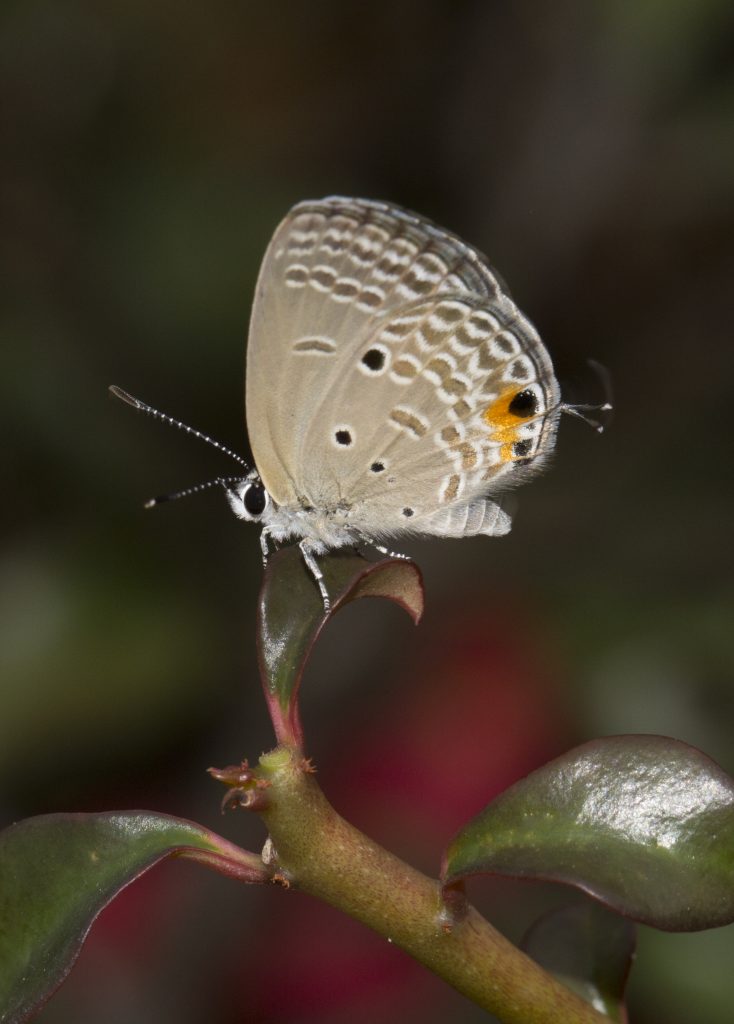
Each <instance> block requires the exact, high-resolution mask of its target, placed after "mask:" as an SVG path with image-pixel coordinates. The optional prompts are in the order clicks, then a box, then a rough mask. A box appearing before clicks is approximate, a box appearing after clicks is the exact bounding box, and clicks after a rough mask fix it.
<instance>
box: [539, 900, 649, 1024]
mask: <svg viewBox="0 0 734 1024" xmlns="http://www.w3.org/2000/svg"><path fill="white" fill-rule="evenodd" d="M635 931H636V929H635V926H634V925H633V924H632V922H631V921H628V920H627V919H626V918H624V917H620V915H619V914H615V913H613V912H612V911H609V910H606V909H605V908H604V907H603V906H602V905H601V904H600V903H597V902H595V901H593V900H585V901H584V902H583V903H576V904H573V905H572V906H567V907H562V908H561V909H560V910H552V911H550V913H548V914H544V915H543V916H542V917H540V918H538V920H537V921H536V922H535V923H534V924H533V925H532V926H531V927H530V928H529V929H528V931H527V932H526V934H525V936H524V938H523V940H522V943H521V948H522V949H524V951H525V952H526V953H527V954H528V956H531V957H532V958H533V960H535V961H536V962H537V963H539V964H540V965H541V967H545V969H546V970H547V971H550V972H551V974H554V975H555V976H556V977H557V978H558V980H559V981H562V982H563V984H564V985H567V986H568V988H570V989H572V991H574V992H576V994H577V995H580V996H581V998H582V999H585V1000H586V1001H587V1002H588V1003H591V1005H592V1006H593V1007H594V1009H595V1010H598V1011H599V1012H600V1013H603V1014H605V1015H606V1016H607V1017H609V1018H610V1019H611V1020H613V1021H615V1022H617V1024H624V1022H625V1021H626V1020H627V1014H626V1011H625V1008H624V989H625V985H626V984H627V977H628V975H629V971H630V967H631V965H632V958H633V956H634V952H635V939H636V935H635Z"/></svg>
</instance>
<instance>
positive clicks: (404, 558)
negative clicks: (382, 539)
mask: <svg viewBox="0 0 734 1024" xmlns="http://www.w3.org/2000/svg"><path fill="white" fill-rule="evenodd" d="M370 545H371V546H372V547H373V548H374V549H375V551H379V552H380V554H381V555H387V557H388V558H400V559H401V560H402V561H403V562H409V561H410V555H404V554H403V553H402V552H401V551H391V550H390V549H389V548H386V547H384V546H383V545H382V544H375V543H374V541H370Z"/></svg>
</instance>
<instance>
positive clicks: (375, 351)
mask: <svg viewBox="0 0 734 1024" xmlns="http://www.w3.org/2000/svg"><path fill="white" fill-rule="evenodd" d="M362 362H363V363H364V365H365V366H366V367H367V369H368V370H374V371H375V373H376V372H377V371H378V370H381V369H382V368H383V366H384V365H385V353H384V352H382V351H380V349H379V348H371V349H369V350H368V351H367V352H365V354H364V355H363V356H362Z"/></svg>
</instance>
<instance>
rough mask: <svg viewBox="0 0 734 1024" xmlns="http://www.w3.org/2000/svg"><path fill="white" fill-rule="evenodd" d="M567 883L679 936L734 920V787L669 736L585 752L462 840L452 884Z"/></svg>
mask: <svg viewBox="0 0 734 1024" xmlns="http://www.w3.org/2000/svg"><path fill="white" fill-rule="evenodd" d="M481 872H491V873H494V874H503V875H513V876H517V877H525V878H543V879H548V880H551V881H558V882H566V883H568V884H569V885H574V886H577V887H578V888H580V889H583V890H584V891H586V892H588V893H590V894H591V895H592V896H595V897H597V898H598V899H600V900H602V901H603V902H604V903H606V904H608V905H609V906H610V907H612V908H613V909H614V910H616V911H618V912H619V913H622V914H625V915H626V916H628V917H631V918H633V919H634V920H637V921H642V922H644V923H645V924H650V925H653V926H654V927H657V928H664V929H666V930H669V931H696V930H698V929H701V928H715V927H718V926H719V925H724V924H729V923H730V922H732V921H734V780H732V779H731V778H730V776H728V775H727V774H726V773H725V772H724V771H723V770H722V769H721V768H720V767H719V766H718V765H717V764H715V762H714V761H712V760H711V759H710V758H708V757H706V755H705V754H702V753H701V752H700V751H699V750H696V749H694V748H693V747H689V746H688V745H687V744H685V743H680V742H678V741H677V740H672V739H667V738H666V737H664V736H612V737H606V738H604V739H599V740H594V741H593V742H591V743H587V744H584V746H581V747H576V748H575V749H574V750H571V751H570V752H569V753H567V754H564V755H563V756H562V757H559V758H557V759H556V760H555V761H551V762H550V763H549V764H547V765H544V767H542V768H540V769H538V770H537V771H535V772H533V773H532V774H530V775H528V776H527V778H525V779H523V780H521V781H520V782H517V783H516V784H515V785H514V786H511V787H510V789H508V790H506V791H505V792H504V793H502V794H501V795H500V796H499V797H498V798H497V799H496V800H494V801H493V802H492V803H491V804H489V805H488V806H487V807H486V808H485V809H484V810H483V811H482V812H481V813H480V814H479V815H477V817H476V818H474V819H473V820H472V821H470V822H469V823H468V824H467V825H466V826H465V827H464V828H463V829H462V830H461V831H460V832H459V834H458V835H457V836H456V837H455V838H454V840H453V841H452V842H451V844H450V846H449V848H448V850H447V852H446V855H445V858H444V869H443V877H444V881H445V884H446V885H452V884H454V883H456V882H459V881H460V880H461V879H464V878H466V877H468V876H470V875H474V874H477V873H481Z"/></svg>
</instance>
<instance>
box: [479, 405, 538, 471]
mask: <svg viewBox="0 0 734 1024" xmlns="http://www.w3.org/2000/svg"><path fill="white" fill-rule="evenodd" d="M520 390H522V389H520ZM517 394H518V389H517V387H511V388H507V390H506V391H503V392H502V394H501V395H500V396H499V398H495V400H494V402H492V404H491V405H488V406H487V408H486V409H485V410H484V412H483V413H482V419H483V420H484V422H485V423H486V424H487V426H488V427H490V429H491V431H492V433H491V435H490V436H491V438H492V440H493V441H498V442H499V443H500V444H501V445H502V447H501V448H500V459H501V460H502V462H512V461H513V459H514V456H513V454H512V446H513V444H514V443H515V441H517V429H518V427H519V426H520V424H521V423H523V422H524V421H525V420H527V419H530V417H529V416H518V415H517V414H516V413H514V412H510V403H511V402H512V400H513V398H514V397H515V395H517Z"/></svg>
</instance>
